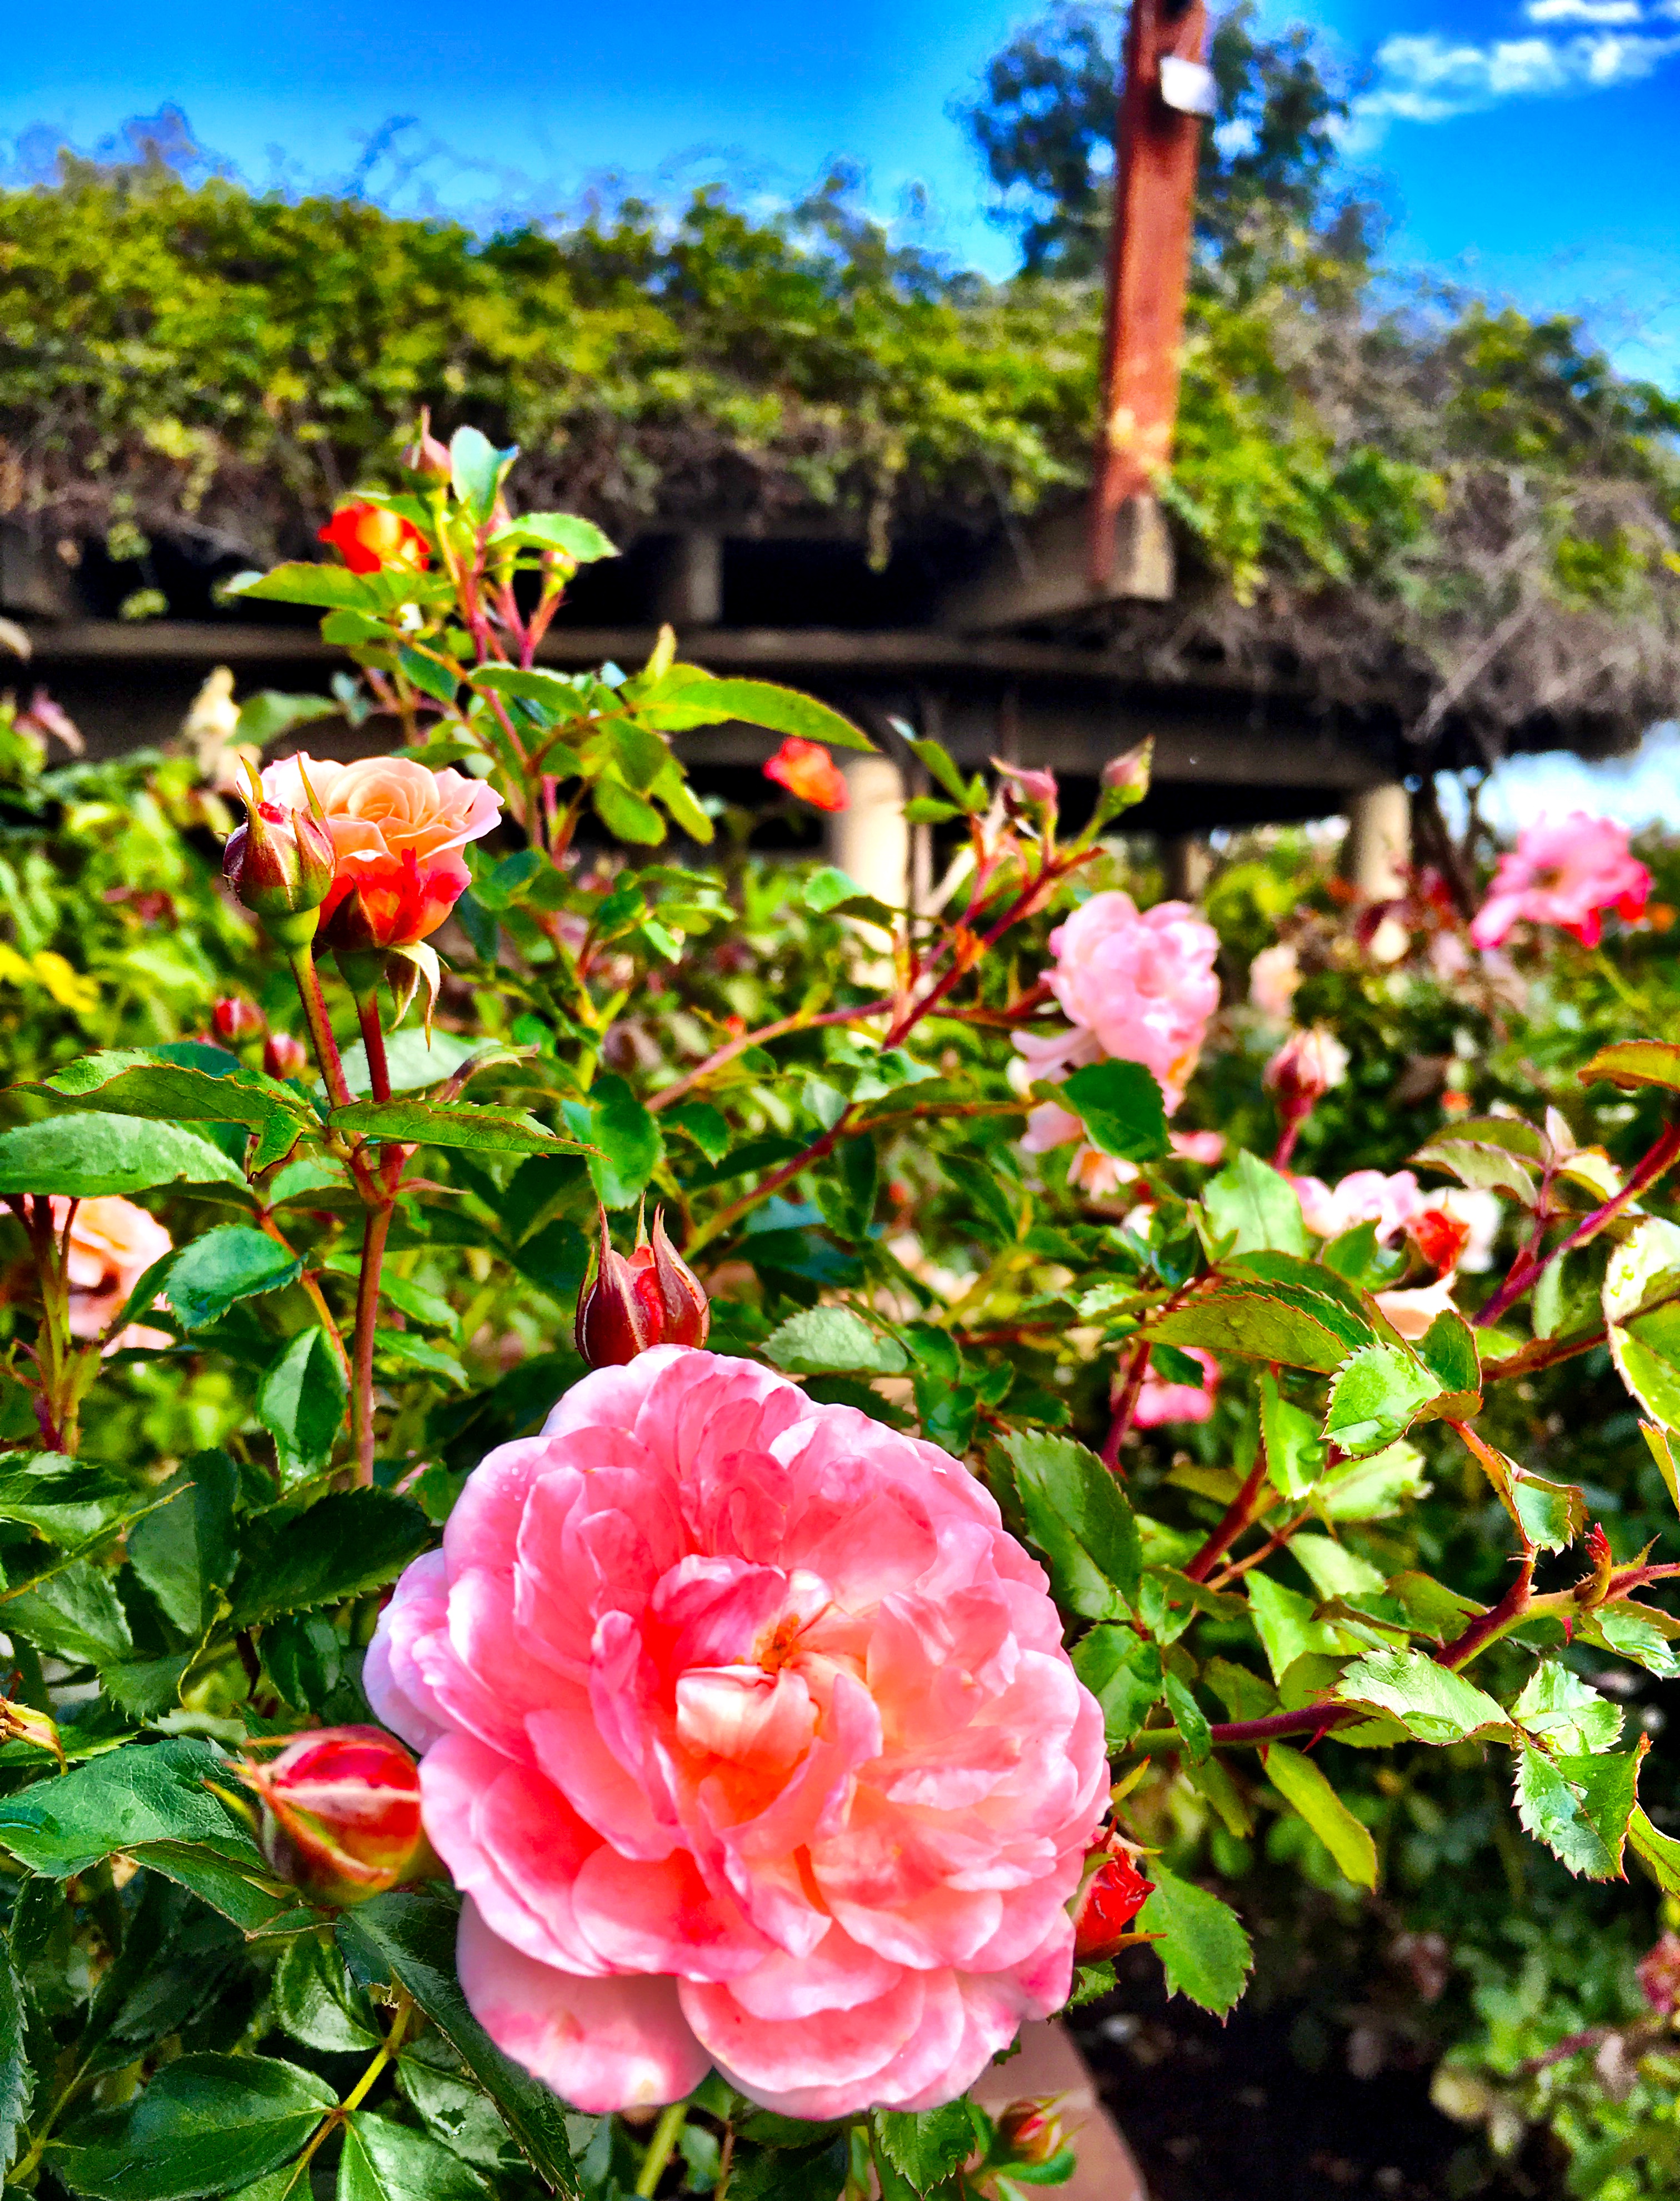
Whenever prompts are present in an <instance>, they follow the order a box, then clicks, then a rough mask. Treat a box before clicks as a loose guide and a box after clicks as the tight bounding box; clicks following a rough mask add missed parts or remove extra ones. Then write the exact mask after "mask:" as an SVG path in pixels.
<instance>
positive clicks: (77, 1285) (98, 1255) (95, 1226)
mask: <svg viewBox="0 0 1680 2201" xmlns="http://www.w3.org/2000/svg"><path fill="white" fill-rule="evenodd" d="M70 1207H71V1203H70V1201H69V1200H62V1199H60V1198H59V1197H57V1195H56V1194H55V1196H54V1199H53V1203H52V1219H53V1226H54V1228H55V1229H56V1230H63V1228H64V1218H65V1217H66V1216H67V1215H69V1213H70ZM75 1207H76V1212H75V1214H74V1215H73V1217H72V1218H71V1222H70V1238H69V1244H68V1249H67V1253H68V1258H67V1261H66V1268H67V1271H68V1279H69V1285H70V1331H71V1335H73V1336H74V1337H97V1336H98V1335H100V1333H101V1332H102V1331H103V1329H104V1327H105V1325H106V1324H107V1323H109V1321H110V1319H111V1318H112V1316H113V1315H115V1314H116V1313H117V1312H119V1311H120V1308H121V1306H122V1305H123V1302H124V1301H125V1300H126V1299H127V1297H128V1294H130V1293H131V1292H132V1290H133V1288H134V1287H135V1285H136V1284H138V1282H139V1281H140V1279H141V1277H144V1274H145V1273H146V1271H147V1270H148V1269H149V1268H150V1266H151V1265H152V1263H153V1262H154V1261H161V1260H162V1259H163V1256H164V1255H165V1254H166V1253H168V1252H169V1251H170V1250H171V1249H172V1247H173V1244H174V1241H173V1239H172V1238H171V1237H170V1235H169V1233H168V1232H167V1230H165V1229H164V1227H163V1225H162V1224H161V1223H160V1222H158V1221H157V1219H156V1217H155V1216H150V1215H148V1214H147V1212H146V1211H145V1209H144V1207H136V1206H135V1205H134V1203H133V1201H132V1200H121V1199H119V1198H118V1197H117V1195H116V1194H115V1193H113V1194H108V1195H107V1196H106V1197H105V1198H103V1199H101V1200H79V1201H78V1202H76V1203H75ZM168 1342H169V1340H168V1339H167V1337H166V1336H165V1335H164V1334H163V1332H162V1330H156V1329H140V1328H139V1327H138V1325H136V1324H130V1325H129V1327H128V1328H127V1329H126V1330H124V1332H123V1334H122V1335H121V1336H120V1337H119V1338H114V1339H113V1340H112V1342H111V1349H112V1351H114V1352H115V1349H116V1348H117V1347H119V1346H120V1345H125V1344H128V1345H150V1344H158V1345H167V1343H168Z"/></svg>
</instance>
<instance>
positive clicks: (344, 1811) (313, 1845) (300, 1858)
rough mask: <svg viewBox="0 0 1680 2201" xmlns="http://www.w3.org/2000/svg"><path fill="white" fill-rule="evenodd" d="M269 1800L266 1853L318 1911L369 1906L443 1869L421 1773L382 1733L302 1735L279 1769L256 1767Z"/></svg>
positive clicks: (256, 1779)
mask: <svg viewBox="0 0 1680 2201" xmlns="http://www.w3.org/2000/svg"><path fill="white" fill-rule="evenodd" d="M244 1779H245V1781H247V1783H248V1784H249V1785H250V1787H252V1788H254V1789H255V1790H256V1793H257V1794H258V1795H259V1796H260V1797H261V1799H262V1850H263V1854H264V1856H265V1857H267V1860H268V1862H269V1864H271V1865H272V1866H273V1869H274V1871H275V1872H276V1873H277V1874H278V1875H279V1877H280V1878H281V1879H282V1880H288V1881H291V1884H292V1885H293V1887H301V1888H302V1889H303V1891H304V1892H305V1893H306V1894H308V1895H310V1896H312V1897H313V1898H314V1899H315V1901H316V1902H318V1903H326V1904H331V1905H338V1906H340V1907H342V1906H344V1905H349V1904H352V1903H365V1902H366V1901H367V1898H368V1897H369V1896H370V1895H381V1894H383V1893H385V1890H386V1889H387V1888H389V1887H397V1885H398V1884H399V1883H400V1882H401V1881H405V1880H413V1879H415V1878H417V1877H418V1876H420V1875H421V1874H423V1873H425V1872H426V1871H428V1870H430V1869H435V1860H434V1859H433V1857H432V1850H431V1847H430V1845H429V1844H428V1843H427V1841H426V1833H425V1829H424V1828H423V1827H422V1826H421V1823H420V1768H419V1767H418V1766H417V1765H416V1764H414V1759H413V1758H411V1757H410V1756H409V1754H408V1752H407V1751H406V1750H405V1749H404V1748H403V1747H402V1744H401V1743H400V1742H398V1741H397V1739H396V1737H395V1736H394V1735H389V1734H386V1733H385V1730H384V1729H383V1728H377V1727H327V1728H322V1729H320V1730H319V1731H318V1732H317V1733H315V1734H301V1735H299V1736H298V1737H297V1740H296V1741H295V1742H292V1743H291V1744H289V1745H288V1746H287V1747H286V1748H285V1750H283V1751H282V1752H280V1754H279V1757H278V1758H275V1759H274V1760H273V1763H272V1764H267V1765H262V1764H257V1763H256V1761H255V1760H250V1759H248V1760H247V1761H246V1763H245V1765H244Z"/></svg>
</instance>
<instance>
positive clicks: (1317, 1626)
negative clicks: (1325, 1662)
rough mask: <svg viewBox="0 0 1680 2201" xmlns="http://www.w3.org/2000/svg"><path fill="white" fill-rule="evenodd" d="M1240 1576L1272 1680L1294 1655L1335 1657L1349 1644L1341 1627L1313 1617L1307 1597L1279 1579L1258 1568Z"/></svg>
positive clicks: (1290, 1663) (1284, 1670)
mask: <svg viewBox="0 0 1680 2201" xmlns="http://www.w3.org/2000/svg"><path fill="white" fill-rule="evenodd" d="M1243 1579H1244V1587H1245V1588H1247V1590H1248V1610H1249V1611H1250V1612H1251V1613H1252V1614H1253V1616H1254V1630H1255V1633H1256V1634H1257V1635H1259V1637H1260V1644H1261V1646H1262V1647H1263V1649H1264V1650H1265V1652H1266V1664H1268V1665H1269V1666H1270V1667H1271V1669H1272V1680H1273V1681H1274V1682H1281V1681H1282V1680H1283V1676H1284V1675H1285V1674H1287V1673H1288V1672H1289V1668H1290V1667H1291V1666H1293V1665H1294V1664H1295V1660H1296V1659H1297V1658H1305V1657H1307V1656H1308V1655H1309V1654H1312V1655H1318V1656H1330V1657H1334V1656H1335V1654H1336V1652H1339V1651H1345V1650H1346V1649H1348V1647H1349V1644H1350V1641H1351V1639H1350V1638H1349V1637H1348V1635H1347V1634H1346V1632H1345V1631H1344V1630H1343V1629H1339V1628H1337V1627H1336V1624H1335V1623H1334V1622H1333V1621H1328V1620H1319V1619H1317V1618H1315V1617H1314V1614H1313V1600H1312V1599H1311V1598H1310V1597H1303V1596H1302V1595H1301V1593H1300V1591H1299V1590H1293V1589H1286V1588H1284V1586H1283V1583H1282V1582H1273V1581H1272V1577H1271V1576H1270V1575H1263V1574H1260V1572H1259V1571H1258V1570H1256V1571H1255V1572H1254V1573H1252V1574H1249V1575H1248V1576H1244V1578H1243Z"/></svg>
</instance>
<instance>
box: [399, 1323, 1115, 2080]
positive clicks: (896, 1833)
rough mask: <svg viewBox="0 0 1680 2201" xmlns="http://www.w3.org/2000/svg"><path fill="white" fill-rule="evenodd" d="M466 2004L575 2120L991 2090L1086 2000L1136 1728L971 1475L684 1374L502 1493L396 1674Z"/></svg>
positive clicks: (854, 1424)
mask: <svg viewBox="0 0 1680 2201" xmlns="http://www.w3.org/2000/svg"><path fill="white" fill-rule="evenodd" d="M365 1680H366V1685H367V1692H368V1695H369V1698H370V1699H371V1701H372V1703H373V1705H374V1708H375V1710H376V1711H378V1712H379V1717H381V1718H382V1719H384V1720H385V1722H386V1723H387V1724H389V1725H390V1726H391V1727H393V1728H394V1729H396V1730H397V1733H398V1734H401V1735H402V1736H403V1737H404V1738H405V1739H406V1740H408V1741H409V1742H410V1743H412V1744H413V1745H414V1747H415V1748H416V1749H417V1750H420V1751H423V1752H424V1753H425V1757H424V1761H423V1763H422V1765H421V1768H420V1781H421V1793H422V1797H423V1801H424V1810H425V1817H426V1832H427V1834H429V1835H430V1837H431V1839H432V1843H433V1845H434V1846H435V1847H436V1848H437V1850H438V1853H439V1855H440V1856H441V1857H442V1858H443V1860H444V1862H445V1863H446V1864H447V1865H448V1866H449V1869H450V1871H451V1872H452V1874H453V1875H454V1876H455V1881H456V1883H457V1884H458V1886H459V1887H461V1891H462V1893H463V1894H464V1895H465V1896H466V1898H467V1901H466V1905H465V1907H464V1910H463V1912H462V1919H461V1939H460V1949H459V1957H460V1969H461V1983H462V1986H463V1987H464V1989H465V1991H466V1993H467V1999H468V2001H469V2002H470V2003H471V2004H472V2006H473V2010H474V2011H475V2013H476V2014H477V2016H478V2017H479V2020H480V2022H482V2023H483V2024H484V2025H485V2027H486V2028H487V2029H488V2030H489V2032H490V2034H491V2035H492V2037H493V2038H494V2039H495V2040H497V2041H498V2042H499V2043H500V2044H501V2045H502V2047H503V2048H505V2049H506V2050H507V2051H508V2053H509V2054H510V2055H512V2056H514V2057H516V2058H517V2059H518V2060H519V2061H520V2063H523V2064H524V2065H525V2066H526V2069H528V2070H530V2071H532V2072H533V2073H534V2074H536V2075H537V2077H539V2078H541V2079H543V2081H546V2082H547V2083H548V2084H549V2085H550V2086H551V2087H554V2088H555V2091H556V2092H558V2093H560V2094H561V2095H563V2096H564V2097H565V2098H566V2099H567V2100H568V2101H569V2102H571V2103H573V2104H575V2105H576V2106H577V2107H578V2108H579V2109H584V2110H596V2111H601V2110H614V2109H620V2108H624V2107H626V2106H633V2105H643V2104H654V2103H658V2102H668V2101H673V2100H675V2099H677V2098H678V2097H680V2096H681V2095H683V2094H684V2093H685V2092H688V2091H689V2090H690V2088H691V2087H694V2086H696V2084H697V2083H698V2082H699V2081H700V2079H701V2078H702V2076H703V2075H704V2074H705V2071H706V2069H707V2068H708V2065H710V2064H714V2063H715V2064H716V2066H717V2067H718V2069H720V2071H721V2072H722V2074H723V2075H724V2076H725V2079H727V2080H728V2081H729V2082H730V2083H731V2085H732V2086H735V2087H738V2088H739V2089H740V2090H741V2092H743V2093H745V2094H747V2095H748V2096H749V2097H750V2098H751V2099H752V2100H754V2101H755V2102H759V2103H761V2104H764V2105H765V2106H767V2107H768V2108H771V2109H773V2110H778V2111H780V2112H782V2113H784V2114H785V2115H787V2116H797V2117H806V2118H828V2117H845V2116H854V2115H855V2114H856V2113H857V2112H858V2111H860V2110H863V2109H865V2108H866V2107H867V2106H869V2105H870V2104H884V2105H886V2106H889V2107H890V2108H893V2109H898V2110H913V2109H924V2108H927V2107H930V2106H931V2105H932V2104H936V2103H939V2102H943V2101H947V2100H949V2099H950V2098H953V2097H954V2096H955V2095H957V2094H959V2093H960V2092H962V2091H963V2090H964V2088H965V2087H967V2086H969V2085H970V2084H971V2083H972V2081H973V2080H975V2079H976V2078H977V2077H978V2075H979V2074H980V2073H981V2072H982V2071H983V2070H984V2069H985V2066H986V2064H987V2063H989V2062H990V2059H991V2057H993V2056H995V2055H996V2053H997V2051H999V2050H1000V2049H1001V2048H1002V2047H1004V2046H1006V2045H1007V2043H1008V2042H1009V2041H1010V2040H1013V2038H1014V2035H1015V2033H1016V2030H1017V2028H1019V2025H1020V2023H1021V2022H1022V2020H1023V2019H1024V2018H1027V2017H1040V2016H1046V2015H1047V2014H1048V2013H1049V2012H1050V2011H1052V2010H1056V2009H1058V2008H1059V2007H1060V2004H1062V2002H1063V2001H1064V2000H1065V1999H1066V1994H1067V1991H1068V1984H1069V1980H1070V1977H1071V1965H1072V1949H1073V1929H1072V1920H1071V1918H1070V1916H1069V1915H1068V1908H1067V1906H1068V1903H1069V1899H1071V1898H1072V1895H1073V1893H1074V1892H1075V1891H1076V1889H1077V1888H1078V1885H1079V1880H1080V1875H1081V1870H1082V1868H1083V1864H1084V1854H1085V1851H1086V1849H1087V1848H1088V1846H1090V1842H1091V1840H1093V1838H1094V1836H1095V1834H1096V1828H1097V1826H1098V1824H1099V1822H1100V1821H1101V1817H1102V1814H1103V1811H1104V1807H1105V1805H1106V1803H1107V1779H1108V1773H1107V1765H1106V1764H1105V1762H1104V1758H1103V1742H1102V1715H1101V1711H1100V1710H1099V1708H1098V1706H1097V1705H1096V1700H1095V1699H1093V1698H1092V1697H1091V1696H1090V1694H1089V1693H1087V1692H1086V1691H1085V1690H1084V1688H1083V1687H1081V1685H1080V1683H1079V1682H1078V1680H1077V1679H1076V1677H1075V1676H1074V1673H1073V1670H1072V1665H1071V1664H1070V1663H1069V1661H1068V1658H1067V1656H1066V1652H1064V1650H1063V1648H1062V1642H1061V1623H1060V1618H1059V1617H1058V1616H1057V1613H1056V1610H1055V1607H1054V1605H1053V1604H1052V1603H1051V1601H1050V1599H1049V1594H1047V1590H1046V1586H1045V1579H1044V1576H1043V1572H1042V1571H1041V1570H1040V1569H1039V1567H1038V1566H1037V1564H1035V1562H1034V1561H1033V1560H1032V1559H1031V1558H1029V1557H1028V1556H1027V1554H1026V1552H1025V1551H1024V1550H1023V1549H1022V1548H1021V1547H1020V1546H1019V1544H1018V1543H1016V1541H1014V1539H1013V1537H1012V1536H1010V1535H1008V1534H1007V1531H1006V1530H1005V1529H1004V1528H1003V1526H1002V1520H1001V1517H1000V1516H999V1513H998V1510H997V1507H996V1505H995V1504H994V1503H993V1501H992V1500H991V1498H990V1495H989V1494H988V1493H987V1492H986V1490H985V1489H984V1487H983V1486H982V1485H981V1484H980V1483H979V1482H977V1481H975V1479H974V1478H973V1477H972V1476H970V1475H969V1474H968V1473H967V1472H966V1470H964V1469H963V1468H962V1467H960V1465H959V1464H957V1462H956V1461H955V1460H954V1459H949V1457H948V1456H947V1455H946V1454H945V1453H943V1452H940V1451H939V1450H938V1449H937V1447H934V1446H932V1445H931V1444H925V1443H923V1442H921V1441H919V1440H917V1439H914V1438H912V1437H908V1436H903V1435H899V1434H897V1433H896V1432H895V1431H893V1430H890V1429H886V1428H884V1427H883V1426H882V1425H881V1424H880V1423H877V1422H873V1421H872V1420H870V1419H869V1418H868V1417H866V1415H863V1414H861V1413H859V1412H855V1410H854V1409H852V1408H850V1407H846V1406H820V1405H818V1404H817V1403H816V1402H815V1401H814V1400H809V1399H808V1398H807V1397H806V1396H805V1394H804V1393H803V1392H802V1391H801V1390H800V1389H799V1388H797V1387H796V1385H794V1384H792V1383H790V1382H787V1381H786V1380H785V1379H784V1378H783V1377H781V1376H776V1375H773V1374H772V1372H771V1371H770V1370H767V1369H765V1368H761V1367H758V1366H755V1365H753V1364H752V1363H751V1362H749V1361H744V1360H734V1359H725V1358H722V1357H721V1356H720V1355H718V1354H716V1353H706V1352H701V1351H696V1350H693V1349H690V1348H687V1347H678V1346H656V1347H654V1348H653V1350H652V1351H650V1352H648V1353H642V1354H640V1355H638V1356H637V1359H634V1360H631V1361H630V1362H629V1363H627V1364H626V1365H624V1366H622V1367H614V1368H603V1369H601V1370H598V1371H597V1372H596V1374H594V1375H592V1376H586V1377H585V1378H584V1381H583V1382H581V1383H579V1384H578V1385H577V1387H576V1388H574V1389H573V1390H572V1391H570V1392H568V1393H567V1395H566V1397H565V1398H564V1399H562V1400H561V1402H560V1404H559V1405H558V1406H556V1407H555V1410H554V1412H553V1413H551V1414H550V1415H549V1419H548V1422H547V1423H546V1425H545V1427H544V1429H543V1433H542V1435H540V1436H536V1437H528V1438H525V1439H522V1440H520V1441H518V1442H515V1443H513V1444H508V1445H503V1446H502V1447H500V1448H499V1449H498V1450H497V1451H496V1452H493V1453H491V1454H490V1457H489V1458H488V1459H486V1460H485V1461H484V1462H483V1463H482V1464H481V1465H480V1466H479V1468H478V1470H476V1472H475V1473H474V1474H473V1476H472V1478H471V1480H470V1481H469V1482H468V1483H467V1488H466V1490H465V1491H464V1492H463V1494H462V1495H461V1499H460V1500H459V1502H458V1503H457V1505H455V1511H453V1513H452V1514H451V1515H450V1517H449V1525H448V1527H447V1528H446V1529H445V1530H444V1533H443V1548H442V1550H441V1551H438V1552H431V1553H429V1554H427V1556H426V1557H425V1558H420V1559H418V1560H416V1561H415V1562H414V1564H413V1565H412V1566H411V1567H410V1568H409V1569H408V1572H407V1573H406V1574H405V1575H404V1576H403V1577H402V1581H401V1582H399V1583H398V1585H397V1590H396V1593H395V1594H394V1596H393V1598H392V1599H391V1604H390V1605H389V1606H388V1607H387V1608H386V1611H385V1614H384V1616H383V1617H382V1618H381V1620H380V1623H379V1632H378V1634H377V1635H376V1636H375V1638H374V1640H373V1647H372V1649H371V1650H370V1651H369V1652H368V1656H367V1667H366V1674H365Z"/></svg>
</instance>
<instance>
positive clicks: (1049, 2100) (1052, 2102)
mask: <svg viewBox="0 0 1680 2201" xmlns="http://www.w3.org/2000/svg"><path fill="white" fill-rule="evenodd" d="M1065 2098H1066V2097H1065V2096H1063V2095H1060V2094H1040V2095H1038V2096H1037V2097H1036V2098H1033V2099H1031V2100H1030V2101H1021V2102H1011V2103H1010V2104H1009V2106H1008V2108H1007V2110H1004V2112H1003V2114H1002V2116H1001V2117H999V2119H998V2121H997V2137H998V2141H999V2145H1000V2146H1001V2148H1002V2151H1003V2153H1004V2155H1005V2156H1006V2157H1007V2160H1008V2161H1009V2162H1011V2163H1048V2162H1049V2160H1050V2157H1052V2156H1053V2155H1060V2153H1061V2151H1062V2149H1063V2148H1064V2147H1065V2146H1066V2145H1067V2142H1066V2136H1065V2135H1064V2134H1063V2132H1062V2128H1061V2118H1060V2115H1059V2114H1058V2112H1059V2111H1060V2108H1061V2105H1062V2103H1063V2101H1064V2099H1065Z"/></svg>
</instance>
